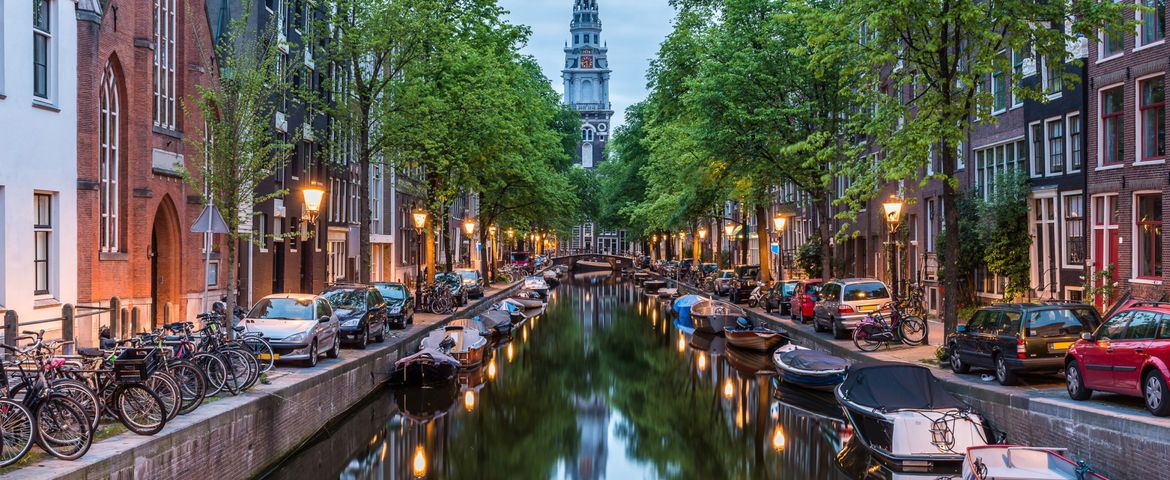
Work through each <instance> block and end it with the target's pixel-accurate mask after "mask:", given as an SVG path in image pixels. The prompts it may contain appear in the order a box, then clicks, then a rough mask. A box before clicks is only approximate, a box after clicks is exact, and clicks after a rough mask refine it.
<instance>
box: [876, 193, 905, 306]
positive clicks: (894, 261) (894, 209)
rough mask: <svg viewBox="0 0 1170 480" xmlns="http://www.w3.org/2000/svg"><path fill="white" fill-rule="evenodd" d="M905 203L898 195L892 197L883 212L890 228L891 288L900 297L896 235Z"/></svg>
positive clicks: (885, 203)
mask: <svg viewBox="0 0 1170 480" xmlns="http://www.w3.org/2000/svg"><path fill="white" fill-rule="evenodd" d="M904 205H905V203H903V202H902V200H901V199H900V198H898V197H897V196H896V195H890V199H889V200H888V201H886V202H884V203H882V211H883V212H884V213H885V215H886V224H887V225H888V226H889V232H890V233H889V234H890V280H892V281H891V282H890V283H891V287H892V288H893V289H894V294H895V295H899V294H900V293H901V291H902V290H901V289H900V288H899V286H900V283H901V279H900V278H898V277H899V275H898V253H899V252H898V241H897V237H896V236H895V233H896V232H897V231H898V224H899V223H901V221H902V207H903V206H904Z"/></svg>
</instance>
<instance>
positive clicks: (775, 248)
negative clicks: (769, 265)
mask: <svg viewBox="0 0 1170 480" xmlns="http://www.w3.org/2000/svg"><path fill="white" fill-rule="evenodd" d="M772 253H773V254H776V255H779V254H780V244H778V243H773V244H772Z"/></svg>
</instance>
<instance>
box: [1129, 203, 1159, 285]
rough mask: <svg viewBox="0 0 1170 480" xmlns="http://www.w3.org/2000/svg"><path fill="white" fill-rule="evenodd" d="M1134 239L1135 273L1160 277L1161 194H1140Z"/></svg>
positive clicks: (1146, 276)
mask: <svg viewBox="0 0 1170 480" xmlns="http://www.w3.org/2000/svg"><path fill="white" fill-rule="evenodd" d="M1134 204H1135V205H1136V208H1137V211H1136V215H1135V217H1134V218H1135V221H1134V224H1135V226H1136V227H1137V228H1135V229H1134V237H1135V238H1134V239H1135V243H1137V255H1136V258H1135V260H1136V261H1137V273H1138V277H1141V278H1155V279H1160V278H1162V194H1161V193H1153V194H1140V195H1137V201H1135V202H1134Z"/></svg>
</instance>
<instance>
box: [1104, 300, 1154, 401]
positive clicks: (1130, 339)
mask: <svg viewBox="0 0 1170 480" xmlns="http://www.w3.org/2000/svg"><path fill="white" fill-rule="evenodd" d="M1157 332H1158V314H1156V313H1154V312H1149V311H1145V310H1138V311H1136V312H1134V314H1133V318H1131V319H1130V321H1129V326H1127V327H1126V328H1125V335H1124V336H1123V338H1122V339H1121V340H1119V341H1114V342H1113V344H1112V347H1113V351H1112V352H1109V353H1110V356H1111V359H1110V360H1111V363H1113V385H1114V387H1115V388H1116V389H1117V390H1119V391H1123V392H1129V393H1133V394H1138V393H1141V390H1140V388H1141V387H1140V385H1141V378H1140V376H1141V373H1142V366H1143V365H1145V363H1146V358H1147V357H1148V356H1149V354H1148V353H1146V351H1145V350H1146V348H1147V347H1148V346H1149V345H1148V344H1149V343H1150V340H1152V339H1153V338H1154V335H1155V334H1156V333H1157Z"/></svg>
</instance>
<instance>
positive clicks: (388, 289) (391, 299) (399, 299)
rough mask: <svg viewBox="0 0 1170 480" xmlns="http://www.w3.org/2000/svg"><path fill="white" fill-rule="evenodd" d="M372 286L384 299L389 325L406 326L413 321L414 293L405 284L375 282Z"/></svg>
mask: <svg viewBox="0 0 1170 480" xmlns="http://www.w3.org/2000/svg"><path fill="white" fill-rule="evenodd" d="M374 288H377V289H378V293H381V294H382V298H383V299H385V300H386V319H387V321H388V322H389V323H390V326H391V327H395V328H406V326H407V325H410V324H413V323H414V295H412V294H411V293H410V289H409V288H406V285H403V284H401V283H397V282H376V283H374Z"/></svg>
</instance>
